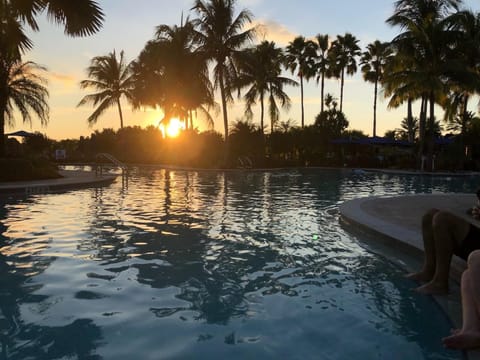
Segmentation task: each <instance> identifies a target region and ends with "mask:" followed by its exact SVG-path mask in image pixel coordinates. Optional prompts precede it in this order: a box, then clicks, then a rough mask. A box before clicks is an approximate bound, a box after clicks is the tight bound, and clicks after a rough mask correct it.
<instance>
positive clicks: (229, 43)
mask: <svg viewBox="0 0 480 360" xmlns="http://www.w3.org/2000/svg"><path fill="white" fill-rule="evenodd" d="M235 4H236V1H235V0H195V2H194V6H193V7H192V10H194V11H195V12H196V14H197V15H198V19H196V20H195V21H194V22H195V25H196V27H197V30H198V31H197V39H198V41H199V42H200V49H201V51H202V52H204V53H205V54H207V56H208V57H209V58H210V59H212V60H213V61H214V62H215V67H214V74H215V88H217V89H220V96H221V99H222V112H223V125H224V131H225V144H226V148H227V152H228V113H227V102H229V101H232V100H233V98H232V93H231V90H232V87H233V83H234V81H235V77H236V66H235V63H234V59H233V55H234V54H235V53H236V52H237V51H238V50H239V49H241V48H242V47H243V46H245V45H246V44H248V43H249V42H251V41H252V40H253V38H254V36H255V29H254V28H251V29H248V30H245V25H247V24H249V23H251V21H252V17H253V15H252V14H251V13H250V11H249V10H246V9H243V10H241V11H240V12H239V13H238V14H237V15H236V16H235ZM227 152H226V154H227Z"/></svg>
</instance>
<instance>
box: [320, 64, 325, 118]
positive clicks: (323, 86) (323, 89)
mask: <svg viewBox="0 0 480 360" xmlns="http://www.w3.org/2000/svg"><path fill="white" fill-rule="evenodd" d="M324 91H325V72H322V85H321V93H322V101H321V103H320V104H321V105H320V106H321V107H320V113H323V109H324V106H323V103H324V101H325V100H324V96H325V95H324V93H323V92H324Z"/></svg>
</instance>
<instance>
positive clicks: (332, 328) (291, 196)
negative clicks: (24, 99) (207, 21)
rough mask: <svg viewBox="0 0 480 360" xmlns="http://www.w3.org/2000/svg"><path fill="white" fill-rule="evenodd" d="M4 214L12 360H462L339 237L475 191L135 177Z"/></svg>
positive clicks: (367, 259)
mask: <svg viewBox="0 0 480 360" xmlns="http://www.w3.org/2000/svg"><path fill="white" fill-rule="evenodd" d="M123 180H124V181H122V178H121V177H120V178H119V179H118V181H117V182H115V183H114V184H112V185H111V186H108V187H104V188H95V189H83V190H76V191H70V192H64V193H56V194H44V195H32V196H30V197H28V198H9V199H1V200H0V284H1V286H0V311H1V313H0V341H1V354H0V356H1V358H2V359H77V358H78V359H225V358H228V359H247V358H248V359H250V358H251V359H254V358H256V359H278V358H282V359H413V360H415V359H461V358H462V354H461V353H460V352H456V351H449V350H445V349H443V347H442V346H441V342H440V339H441V337H443V336H445V335H447V334H448V333H449V329H450V327H451V324H450V322H449V320H448V318H447V317H446V315H445V314H444V313H443V312H442V311H441V310H440V308H439V307H438V306H437V304H436V303H435V302H434V301H433V300H432V299H431V298H430V297H426V296H421V295H418V294H416V293H414V292H412V291H410V289H411V288H412V287H413V286H414V285H415V284H414V283H412V282H411V281H410V280H407V279H405V278H404V271H405V270H404V269H402V268H400V267H398V266H397V265H394V264H393V263H391V262H389V261H388V260H386V258H384V257H382V256H379V255H376V254H373V253H371V252H369V251H368V250H366V248H365V247H364V246H363V245H362V241H361V239H359V238H357V237H356V236H355V235H353V234H352V233H349V232H348V231H347V230H345V229H344V228H342V227H341V226H340V225H339V214H338V205H339V204H340V203H342V202H343V201H345V200H348V199H352V198H356V197H359V196H368V195H382V194H388V195H394V194H405V193H415V192H472V191H474V190H476V188H477V185H478V182H477V181H476V180H477V179H475V178H452V179H448V178H431V177H416V176H391V175H379V174H374V173H372V174H370V173H369V174H353V173H351V172H348V171H336V170H305V171H283V172H226V173H223V172H188V171H167V170H159V169H147V168H140V169H135V170H134V171H132V172H131V173H130V174H129V176H128V178H125V179H123Z"/></svg>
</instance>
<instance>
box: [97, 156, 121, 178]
mask: <svg viewBox="0 0 480 360" xmlns="http://www.w3.org/2000/svg"><path fill="white" fill-rule="evenodd" d="M102 157H103V158H105V159H107V160H108V161H110V162H111V163H113V164H114V165H116V166H118V167H119V168H120V169H122V175H125V173H126V172H127V171H128V167H127V165H125V164H124V163H122V162H121V161H120V160H118V159H117V158H116V157H115V156H113V155H111V154H108V153H99V154H97V155H96V156H95V159H99V158H102ZM95 174H96V175H97V176H98V175H100V176H101V175H102V174H103V164H100V165H97V166H95Z"/></svg>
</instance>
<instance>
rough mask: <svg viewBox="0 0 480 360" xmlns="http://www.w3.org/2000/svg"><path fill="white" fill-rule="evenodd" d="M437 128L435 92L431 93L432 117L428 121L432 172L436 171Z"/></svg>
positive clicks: (429, 159) (429, 157)
mask: <svg viewBox="0 0 480 360" xmlns="http://www.w3.org/2000/svg"><path fill="white" fill-rule="evenodd" d="M434 126H435V94H434V92H433V91H431V92H430V117H429V119H428V127H429V134H428V135H429V136H428V148H427V149H428V153H427V155H428V169H429V170H430V171H433V170H434V168H433V167H434V165H433V162H434V159H433V156H434V148H435V132H434V131H433V130H434V129H433V128H434Z"/></svg>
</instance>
